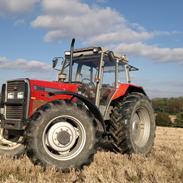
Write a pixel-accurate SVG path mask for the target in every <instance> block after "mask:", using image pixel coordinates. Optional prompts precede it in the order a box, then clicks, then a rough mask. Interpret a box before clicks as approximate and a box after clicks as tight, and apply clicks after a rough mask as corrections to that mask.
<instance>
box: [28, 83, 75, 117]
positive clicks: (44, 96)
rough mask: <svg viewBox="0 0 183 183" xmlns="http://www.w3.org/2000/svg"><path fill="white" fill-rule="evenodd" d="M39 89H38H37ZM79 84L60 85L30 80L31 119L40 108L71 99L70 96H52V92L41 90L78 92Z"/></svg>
mask: <svg viewBox="0 0 183 183" xmlns="http://www.w3.org/2000/svg"><path fill="white" fill-rule="evenodd" d="M36 87H37V88H36ZM78 87H79V84H71V83H69V84H68V83H60V82H56V81H52V82H50V81H40V80H30V105H29V117H30V116H31V115H32V114H33V113H34V111H36V110H37V109H38V108H39V107H40V106H42V105H44V104H46V103H48V102H51V101H54V100H58V99H60V100H61V99H62V100H64V99H69V98H70V96H68V95H53V96H50V95H48V93H49V92H50V91H47V90H41V88H45V89H54V90H58V91H63V90H65V91H71V92H77V89H78Z"/></svg>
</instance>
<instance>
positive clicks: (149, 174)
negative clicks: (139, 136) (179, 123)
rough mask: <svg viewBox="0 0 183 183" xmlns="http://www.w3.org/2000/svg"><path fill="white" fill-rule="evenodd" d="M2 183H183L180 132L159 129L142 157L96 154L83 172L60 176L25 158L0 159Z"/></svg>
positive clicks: (182, 151) (182, 154)
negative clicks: (147, 152) (153, 142)
mask: <svg viewBox="0 0 183 183" xmlns="http://www.w3.org/2000/svg"><path fill="white" fill-rule="evenodd" d="M0 182H3V183H20V182H26V183H37V182H40V183H44V182H45V183H55V182H60V183H64V182H65V183H70V182H72V183H80V182H86V183H123V182H124V183H126V182H129V183H132V182H134V183H166V182H167V183H183V129H178V128H162V127H158V128H157V131H156V140H155V145H154V148H153V150H152V152H151V154H150V155H149V156H148V157H145V156H143V155H133V156H132V157H129V156H127V155H120V154H114V153H111V152H98V153H97V154H96V155H95V158H94V162H93V163H92V164H91V165H90V166H88V167H85V168H84V170H83V171H82V172H74V171H71V172H70V173H61V172H57V171H55V170H54V169H47V170H43V169H42V168H40V167H38V166H37V167H34V166H33V165H32V164H31V162H30V161H29V160H28V159H27V158H26V157H22V158H21V159H17V160H12V159H9V158H6V157H1V158H0Z"/></svg>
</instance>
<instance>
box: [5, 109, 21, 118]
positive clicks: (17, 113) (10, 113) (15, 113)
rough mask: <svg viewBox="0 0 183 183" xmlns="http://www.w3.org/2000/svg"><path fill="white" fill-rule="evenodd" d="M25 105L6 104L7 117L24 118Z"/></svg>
mask: <svg viewBox="0 0 183 183" xmlns="http://www.w3.org/2000/svg"><path fill="white" fill-rule="evenodd" d="M22 117H23V106H6V118H7V119H22Z"/></svg>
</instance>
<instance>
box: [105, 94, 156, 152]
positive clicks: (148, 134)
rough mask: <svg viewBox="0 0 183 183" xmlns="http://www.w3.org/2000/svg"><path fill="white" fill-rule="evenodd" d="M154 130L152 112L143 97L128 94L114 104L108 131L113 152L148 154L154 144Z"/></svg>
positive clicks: (146, 99) (148, 103)
mask: <svg viewBox="0 0 183 183" xmlns="http://www.w3.org/2000/svg"><path fill="white" fill-rule="evenodd" d="M155 129H156V125H155V118H154V111H153V109H152V106H151V103H150V101H149V99H148V98H147V97H146V96H145V95H143V94H141V93H130V94H128V95H127V96H126V97H125V98H124V99H123V100H121V101H118V102H117V103H116V104H115V107H114V109H113V111H112V113H111V123H110V125H109V129H108V130H109V132H110V133H111V134H112V139H113V142H112V145H113V148H114V150H115V151H118V152H121V153H129V154H131V153H143V154H147V153H149V152H150V151H151V149H152V146H153V144H154V138H155Z"/></svg>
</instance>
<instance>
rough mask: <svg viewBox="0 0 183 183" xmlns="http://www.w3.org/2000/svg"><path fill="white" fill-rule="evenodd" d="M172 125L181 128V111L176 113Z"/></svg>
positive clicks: (182, 117)
mask: <svg viewBox="0 0 183 183" xmlns="http://www.w3.org/2000/svg"><path fill="white" fill-rule="evenodd" d="M174 126H176V127H182V128H183V112H180V113H178V114H177V115H176V120H175V124H174Z"/></svg>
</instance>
